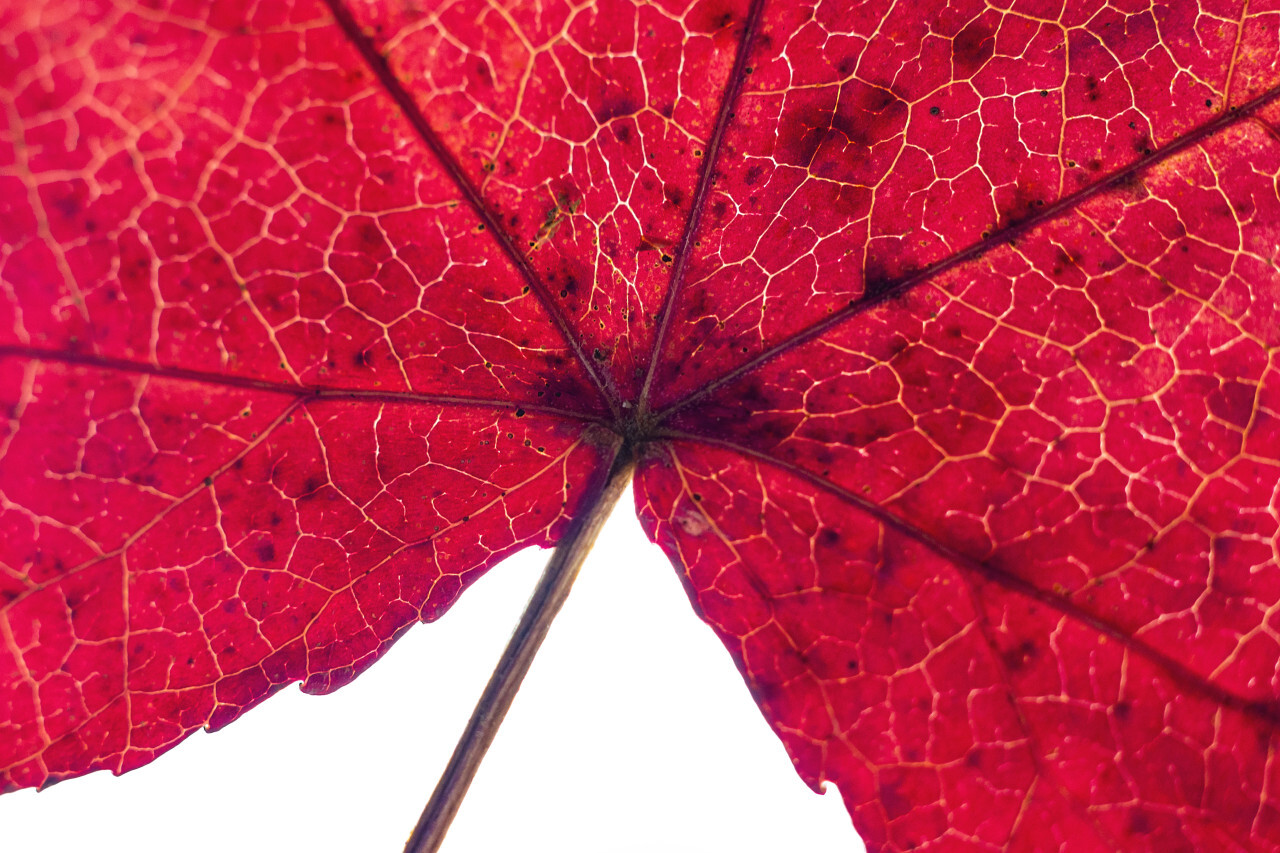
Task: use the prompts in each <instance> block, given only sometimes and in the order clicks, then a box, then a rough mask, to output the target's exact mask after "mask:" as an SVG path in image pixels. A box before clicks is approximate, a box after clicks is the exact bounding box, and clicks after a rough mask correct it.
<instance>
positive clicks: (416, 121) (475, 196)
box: [324, 0, 621, 418]
mask: <svg viewBox="0 0 1280 853" xmlns="http://www.w3.org/2000/svg"><path fill="white" fill-rule="evenodd" d="M324 2H325V4H326V5H327V6H328V7H329V10H330V12H331V13H332V14H333V17H334V19H335V20H336V22H337V24H338V27H339V29H341V30H342V31H343V33H345V34H346V36H347V39H348V40H349V41H350V42H351V44H352V45H353V46H354V47H355V49H356V50H357V51H359V53H360V55H361V56H362V57H363V58H364V61H365V63H366V64H367V65H368V66H369V69H370V70H371V71H372V72H373V73H374V76H376V77H377V78H378V81H379V82H380V83H381V84H382V87H383V89H385V90H386V92H387V94H388V95H389V96H390V97H391V99H392V100H393V101H395V103H396V106H398V107H399V108H400V110H401V111H402V112H403V113H404V116H405V118H406V119H407V120H408V122H409V124H410V125H411V126H412V127H413V129H414V131H415V132H416V133H417V134H418V138H420V139H421V140H422V142H423V144H424V145H426V146H427V148H428V150H430V151H431V153H432V155H434V156H435V158H436V161H437V162H438V163H439V164H440V166H441V168H443V169H444V171H445V172H446V173H447V174H448V175H449V178H450V179H451V180H452V181H453V183H454V185H455V186H456V187H457V188H458V191H459V192H460V193H461V194H462V197H463V198H465V199H466V201H467V203H468V204H469V205H471V207H472V209H473V210H474V211H475V212H476V216H477V217H479V219H480V221H481V222H482V223H483V224H484V227H485V230H486V231H488V232H489V233H490V234H491V235H493V239H494V240H496V241H497V243H498V247H499V248H500V249H501V250H502V252H503V254H505V255H506V256H507V259H508V260H509V261H510V262H511V264H512V265H513V266H514V267H515V268H516V270H517V271H518V272H519V273H520V276H521V277H522V278H523V279H524V280H525V283H526V284H527V285H528V286H529V289H530V291H531V292H533V293H534V294H535V295H536V296H537V297H538V300H539V301H540V302H541V303H542V306H543V308H544V309H545V310H546V311H547V314H548V315H550V317H551V320H552V322H553V323H555V325H556V329H557V330H558V331H559V332H560V336H561V337H562V338H563V339H564V341H565V343H566V344H567V345H568V347H569V348H570V349H571V350H573V354H574V356H575V357H577V359H578V362H579V363H580V364H581V365H582V369H583V370H585V371H586V373H587V375H588V376H589V377H590V378H591V381H592V383H593V384H594V385H595V387H596V391H597V392H598V393H599V394H600V397H601V399H602V400H603V401H604V402H605V404H606V405H607V406H608V408H609V411H610V412H611V413H613V415H614V417H615V418H616V417H617V416H618V414H619V412H620V411H621V406H620V404H619V401H618V395H617V393H616V392H615V391H614V390H612V389H611V388H610V387H609V385H608V383H607V382H606V381H605V378H604V377H603V376H602V375H601V374H600V373H599V372H598V371H597V369H596V366H595V364H594V363H593V361H592V359H591V358H589V357H588V356H587V353H586V351H585V350H584V349H583V346H582V342H581V341H580V340H579V339H578V336H577V335H575V334H574V330H573V327H572V326H571V325H570V323H569V320H568V318H567V317H565V316H564V313H563V312H562V311H561V310H560V306H559V304H558V303H557V302H556V301H555V300H554V299H552V297H551V292H550V291H549V290H548V289H547V287H546V285H545V284H544V283H543V281H542V279H541V278H539V276H538V274H537V273H536V272H535V271H534V269H533V267H532V266H531V265H530V264H529V259H528V258H527V257H526V256H525V255H524V254H523V253H522V252H521V251H520V249H519V248H518V247H517V243H516V239H515V237H514V236H513V235H512V234H511V233H510V232H509V231H508V230H507V229H506V228H505V227H504V226H503V224H502V223H501V221H500V220H499V219H498V218H497V217H496V216H494V215H493V212H492V211H491V210H490V209H489V206H488V205H487V204H485V201H484V197H483V196H482V195H481V194H480V190H479V188H478V187H477V186H476V185H475V184H474V183H473V182H472V181H471V179H470V178H469V177H467V174H466V172H465V171H464V170H463V168H462V164H461V163H459V162H458V159H457V158H456V157H455V156H454V155H453V152H452V151H450V150H449V149H448V148H446V147H445V144H444V142H443V141H442V140H441V139H440V137H439V135H438V134H437V133H436V132H435V129H434V128H432V127H431V125H429V124H428V123H427V119H426V117H425V116H424V115H423V114H422V110H421V109H419V108H418V104H417V102H415V101H414V99H413V96H412V95H410V94H409V91H408V90H407V89H406V88H405V87H404V84H403V83H401V81H400V78H399V77H397V76H396V75H395V73H394V72H393V71H392V70H391V66H390V65H389V64H388V63H387V59H386V57H384V56H383V55H382V54H381V53H380V52H379V51H378V48H377V46H376V45H375V44H374V43H373V40H372V39H371V38H369V36H367V35H365V33H364V31H363V30H362V29H361V27H360V25H359V24H358V23H357V22H356V20H355V17H354V16H353V15H352V14H351V11H350V10H349V9H348V8H347V7H346V5H345V4H344V3H343V0H324Z"/></svg>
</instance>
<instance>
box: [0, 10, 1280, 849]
mask: <svg viewBox="0 0 1280 853" xmlns="http://www.w3.org/2000/svg"><path fill="white" fill-rule="evenodd" d="M174 5H175V6H176V5H182V4H177V3H175V4H174ZM188 5H190V8H186V7H185V6H184V8H180V9H179V8H166V9H165V10H163V11H161V12H157V11H154V10H152V9H150V8H145V7H142V6H139V7H137V8H133V7H131V6H127V5H125V4H120V5H117V6H112V7H110V8H106V9H100V8H97V7H93V8H90V7H89V5H88V4H84V6H83V8H82V7H81V5H80V4H75V3H65V4H55V3H48V4H40V5H38V7H37V4H23V5H22V6H21V8H9V9H8V10H6V11H5V12H4V13H3V18H0V22H2V23H0V31H3V33H4V34H5V36H4V40H3V42H2V43H0V46H2V47H3V50H0V57H3V58H2V59H0V63H2V64H0V81H3V82H4V84H5V85H4V90H5V91H6V92H7V93H8V95H9V98H8V104H9V106H8V107H7V108H6V109H7V111H6V113H5V115H6V121H7V122H8V124H7V130H6V131H5V135H4V137H3V147H0V234H3V236H4V245H5V248H4V252H3V253H2V254H0V264H2V266H0V281H2V283H3V286H4V291H3V299H2V300H0V311H3V312H4V318H3V321H2V322H0V335H3V337H2V338H0V388H2V389H3V391H2V393H3V394H4V399H5V401H6V403H7V405H8V410H9V413H10V416H9V418H8V421H7V427H6V431H5V432H4V434H3V444H2V445H0V448H2V452H3V454H4V455H3V457H2V460H3V461H2V463H0V464H2V467H0V494H2V495H3V502H2V503H0V525H3V527H2V529H3V532H4V536H3V545H0V548H2V549H3V550H2V554H3V556H0V596H2V597H3V599H4V600H5V601H6V602H7V603H6V605H5V607H4V609H3V614H4V616H3V619H2V620H0V637H3V642H2V643H0V648H3V654H4V657H3V658H0V660H2V661H3V663H0V696H2V697H3V698H0V707H3V708H5V709H6V711H5V714H4V722H3V723H0V731H2V732H4V737H3V740H2V741H0V743H2V744H3V745H2V746H0V767H3V768H5V769H4V770H3V771H0V773H2V778H3V784H4V785H5V786H7V787H14V786H22V785H40V784H46V783H47V782H49V781H51V780H55V779H59V778H63V777H66V776H71V775H77V774H79V773H83V772H85V771H87V770H92V769H98V768H110V769H112V770H115V771H117V772H119V771H122V770H125V769H129V768H131V767H135V766H137V765H139V764H142V763H145V762H146V761H149V760H150V759H151V758H152V757H154V756H155V755H156V754H158V753H159V752H161V751H163V750H165V749H167V748H169V747H170V746H172V745H173V744H174V743H176V742H177V741H178V740H181V739H182V738H183V737H185V736H186V735H187V734H188V733H190V732H191V731H193V730H194V729H196V728H198V727H201V726H208V727H217V726H220V725H223V724H225V723H226V722H229V721H230V720H232V719H234V718H235V717H236V716H238V715H239V714H240V713H241V712H242V711H243V710H245V709H246V708H248V707H250V706H251V705H253V704H254V703H256V702H258V701H260V700H261V699H263V698H265V697H266V696H267V695H269V694H270V693H271V692H273V691H274V690H276V689H278V688H279V687H280V686H282V685H284V684H286V683H289V682H291V681H297V680H302V681H303V682H304V688H305V689H308V690H313V691H324V690H329V689H332V688H334V687H336V686H338V685H340V684H342V683H345V682H346V681H347V680H349V679H350V678H351V677H353V676H354V675H355V674H356V673H357V672H358V671H359V670H361V669H362V668H364V667H365V666H367V665H368V664H369V663H370V662H372V660H373V659H375V658H376V656H377V655H378V654H379V653H380V652H381V651H382V650H383V649H385V648H386V647H387V645H389V644H390V643H391V642H392V641H393V640H394V639H395V638H396V637H397V636H398V635H399V634H400V633H402V632H403V631H404V630H405V629H406V628H407V627H408V626H409V625H410V624H412V622H413V621H415V620H417V619H420V618H421V619H432V618H435V617H436V616H438V615H439V614H440V613H441V612H443V610H444V609H445V608H447V607H448V605H449V604H450V603H451V602H452V601H453V600H454V598H455V597H456V596H457V594H458V593H459V592H460V590H461V588H462V587H463V586H465V584H466V583H467V582H468V581H470V580H471V579H473V578H474V577H476V576H477V575H478V574H479V573H481V572H482V571H484V570H485V569H486V568H488V567H489V566H491V565H493V564H494V563H495V562H497V561H498V560H499V559H500V558H501V557H503V556H504V555H506V554H509V553H511V552H512V551H514V550H516V549H518V548H520V547H523V546H524V545H528V544H534V543H537V544H544V545H546V544H551V543H552V542H554V541H555V540H556V539H557V537H558V536H559V535H561V533H562V532H563V530H564V526H565V524H566V523H567V521H568V520H569V519H570V518H572V517H575V516H576V515H577V514H578V513H580V512H582V511H583V510H584V509H585V508H586V503H588V502H590V501H591V500H593V496H594V495H595V494H596V493H597V484H598V483H599V482H600V481H601V479H602V478H603V476H604V474H605V472H606V471H607V470H608V468H609V466H610V464H611V462H612V459H613V456H614V453H615V451H617V449H618V447H619V445H622V446H623V447H624V452H626V449H627V448H631V449H634V450H636V451H637V452H639V453H640V454H641V459H642V462H641V468H640V471H639V474H638V478H637V492H636V494H637V505H638V507H639V511H640V514H641V517H642V520H643V521H644V522H645V523H646V525H647V527H648V530H649V532H650V535H651V537H652V538H653V539H654V540H655V541H657V542H659V543H660V544H662V546H663V547H664V548H665V549H666V550H667V552H668V554H669V555H670V556H671V557H672V559H673V561H674V562H675V564H676V566H677V568H678V569H680V571H682V572H683V574H684V577H685V580H686V584H687V587H688V589H689V592H690V596H691V599H692V601H693V603H694V606H695V607H696V608H697V609H698V611H699V612H700V613H701V614H702V615H703V616H704V618H705V619H706V620H707V622H708V623H709V624H710V625H711V626H712V627H713V629H715V630H716V631H717V633H718V634H719V636H720V637H721V639H722V640H723V641H724V642H725V645H726V647H727V648H728V649H729V651H730V652H731V654H733V656H734V657H735V659H736V660H737V662H738V664H739V666H740V668H741V669H742V671H743V673H744V675H745V677H746V679H747V682H748V684H749V685H750V686H751V687H752V689H753V691H754V692H755V694H756V696H757V698H758V700H759V702H760V705H761V708H762V709H763V711H764V713H765V715H766V717H767V718H768V719H769V720H770V722H771V723H772V724H773V726H774V728H775V729H776V730H777V731H778V733H779V735H780V736H781V737H782V739H783V741H784V743H785V744H786V746H787V748H788V750H789V751H790V753H791V755H792V757H793V759H794V760H795V762H796V766H797V769H798V770H799V772H800V773H801V775H802V776H803V777H804V778H805V779H807V780H808V781H810V783H811V784H813V785H815V786H817V785H818V784H819V783H820V782H822V781H823V780H831V781H834V782H836V784H837V785H838V786H839V788H840V790H841V793H842V794H843V796H844V798H845V801H846V803H847V805H848V807H849V809H850V812H851V814H852V815H853V818H854V822H855V823H856V825H857V826H858V829H859V831H860V832H862V833H863V835H864V836H865V837H866V839H867V842H868V846H869V847H870V848H871V849H890V850H897V849H907V848H913V847H916V846H920V845H924V844H930V843H934V844H937V845H938V846H939V847H940V848H942V849H970V848H973V849H976V848H979V847H984V848H994V849H1013V850H1057V849H1060V848H1062V849H1076V850H1116V849H1124V850H1145V849H1149V850H1160V851H1165V850H1173V849H1204V850H1219V849H1256V850H1267V849H1277V848H1280V822H1278V818H1280V812H1278V811H1277V808H1276V804H1275V797H1274V794H1273V793H1272V792H1273V791H1274V790H1275V788H1276V785H1277V784H1278V783H1280V779H1276V778H1273V777H1275V776H1276V774H1277V771H1276V769H1275V767H1274V762H1273V761H1272V759H1271V755H1272V750H1273V745H1274V743H1275V741H1274V737H1275V727H1276V721H1277V714H1278V713H1280V705H1278V704H1277V702H1278V697H1277V691H1278V689H1280V676H1277V659H1278V658H1280V654H1278V651H1280V648H1278V646H1277V639H1276V637H1277V630H1280V625H1276V624H1274V623H1275V618H1274V617H1273V613H1274V611H1275V610H1276V608H1277V605H1278V603H1280V559H1278V557H1277V551H1276V549H1277V541H1280V540H1278V529H1277V528H1278V523H1280V490H1278V489H1277V486H1276V483H1277V482H1278V481H1280V421H1278V420H1277V411H1280V386H1278V385H1277V379H1276V371H1277V369H1278V368H1280V355H1278V354H1277V353H1278V352H1280V350H1278V347H1280V316H1278V314H1280V312H1278V310H1277V303H1278V296H1280V276H1278V275H1277V273H1276V268H1275V262H1276V259H1277V253H1278V251H1280V246H1278V245H1277V229H1276V225H1275V223H1277V222H1280V194H1278V190H1277V179H1276V176H1277V174H1280V144H1278V143H1280V135H1277V132H1276V129H1275V127H1274V120H1275V118H1276V112H1277V107H1276V106H1275V103H1274V102H1275V99H1276V93H1277V91H1280V90H1278V89H1277V86H1278V85H1280V79H1278V78H1280V67H1277V65H1276V63H1275V57H1276V55H1277V52H1278V47H1280V15H1277V14H1276V12H1275V10H1273V9H1269V8H1261V7H1259V6H1258V5H1257V4H1256V3H1255V4H1253V5H1249V4H1245V3H1240V4H1236V5H1227V6H1223V5H1221V4H1219V5H1218V6H1212V7H1210V6H1206V7H1205V8H1204V9H1198V8H1196V7H1194V6H1192V5H1191V4H1188V3H1172V4H1161V5H1160V6H1159V8H1157V9H1155V10H1152V9H1149V8H1139V7H1134V8H1133V10H1131V11H1121V10H1115V9H1111V8H1104V7H1102V6H1101V4H1098V3H1092V2H1090V3H1083V4H1080V5H1078V6H1067V7H1061V6H1057V5H1049V4H1039V5H1036V4H1031V5H1029V6H1026V8H1023V7H1016V8H1012V9H1010V10H1009V11H1007V12H1001V11H999V10H994V9H989V8H986V7H985V6H983V5H982V4H979V3H962V4H960V5H955V4H951V5H946V4H940V3H923V4H921V3H916V4H907V5H905V6H904V5H901V4H898V5H894V4H889V3H879V2H877V3H862V4H844V3H831V2H827V3H820V4H818V5H817V6H815V7H813V8H810V7H807V6H802V5H796V4H790V3H788V4H783V3H765V2H763V0H755V2H752V3H751V5H750V7H749V8H748V6H747V4H746V3H745V2H728V1H727V0H724V2H722V0H704V1H703V2H700V3H697V4H695V5H693V6H692V7H690V8H684V7H683V6H678V5H677V4H672V5H671V7H670V8H668V7H666V6H665V5H664V4H658V3H653V4H644V3H640V4H633V3H631V2H622V1H621V0H612V2H605V1H604V0H602V2H599V3H597V4H596V5H595V6H592V7H588V8H583V9H578V10H576V11H575V10H573V9H570V8H565V7H561V6H556V5H553V4H549V3H548V4H545V5H538V6H535V5H534V4H517V5H516V6H514V7H513V8H509V9H506V8H503V9H499V8H496V7H492V6H490V5H486V4H482V3H478V2H477V3H471V2H464V3H458V4H453V5H448V6H442V7H440V8H429V9H426V8H420V7H417V6H415V5H413V4H393V3H381V4H377V5H365V4H360V5H359V6H358V7H353V8H352V9H347V8H345V7H344V6H341V5H339V4H337V2H336V0H335V2H334V3H332V4H321V3H306V2H298V3H295V4H265V5H263V6H262V7H261V8H260V9H259V8H258V7H252V8H253V11H252V12H251V11H250V8H249V7H247V6H245V5H244V4H240V3H235V2H230V3H224V4H219V5H214V6H209V5H208V4H203V3H197V4H188Z"/></svg>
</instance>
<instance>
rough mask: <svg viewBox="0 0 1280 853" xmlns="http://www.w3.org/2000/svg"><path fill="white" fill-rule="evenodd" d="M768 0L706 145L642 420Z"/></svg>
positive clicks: (751, 17)
mask: <svg viewBox="0 0 1280 853" xmlns="http://www.w3.org/2000/svg"><path fill="white" fill-rule="evenodd" d="M764 4H765V0H751V6H750V7H748V9H747V18H746V22H745V23H744V25H743V30H742V39H741V40H740V41H739V42H738V52H737V55H736V56H735V57H734V60H733V68H732V70H730V72H729V81H728V83H727V84H726V86H725V90H724V96H723V97H722V98H721V100H720V111H719V113H718V114H717V115H716V123H715V127H714V128H713V129H712V131H711V139H710V140H709V141H708V142H707V150H706V152H705V156H704V158H703V161H702V172H701V174H699V175H698V185H697V187H696V188H695V189H694V192H693V198H692V200H691V201H690V204H689V218H688V220H687V221H686V222H685V226H684V233H683V234H681V236H680V242H679V243H678V244H677V245H676V248H675V267H674V268H673V269H672V270H671V282H670V284H669V285H668V286H667V293H666V296H665V297H663V300H662V308H660V309H659V311H658V329H657V332H656V333H655V334H654V338H653V350H652V352H650V354H649V366H648V368H647V369H646V371H645V375H644V384H643V385H642V386H641V388H640V400H639V403H638V405H637V409H638V415H639V417H644V415H645V414H646V413H647V412H648V410H649V390H650V387H651V386H652V385H653V378H654V374H655V373H656V372H657V367H658V359H659V358H660V357H661V355H662V346H663V342H664V341H665V340H666V337H667V331H668V330H669V329H670V327H671V315H672V311H673V308H674V306H675V302H676V296H677V295H678V294H679V291H680V288H681V286H682V285H683V284H684V279H685V271H686V270H687V269H688V268H689V259H690V257H691V256H692V254H693V243H694V240H695V239H696V237H697V234H698V226H699V224H700V223H701V221H702V212H703V210H705V209H706V204H707V196H708V195H710V193H711V184H712V183H713V182H714V180H715V172H716V165H717V163H718V161H719V159H720V151H721V146H722V143H723V142H724V135H725V132H726V131H727V130H728V128H729V122H730V120H731V119H732V118H733V114H734V113H733V109H734V105H735V104H737V102H738V95H739V94H741V92H742V84H743V82H744V81H745V80H746V78H747V62H748V61H749V60H750V57H751V46H752V44H754V43H755V37H756V32H757V31H758V30H759V28H760V22H761V20H763V18H764Z"/></svg>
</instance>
